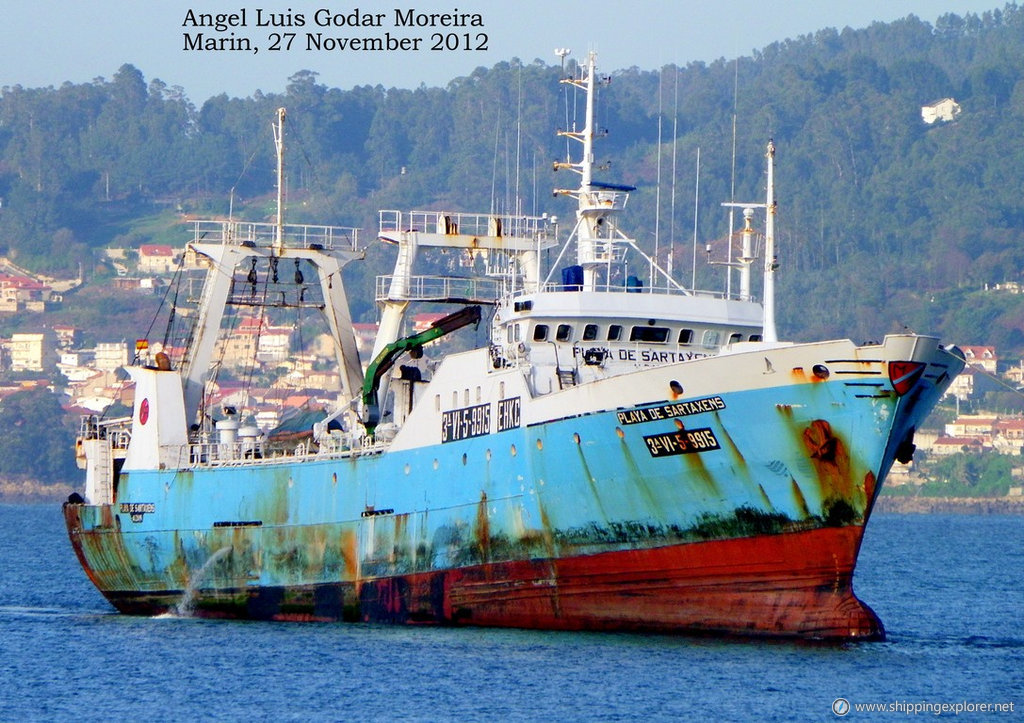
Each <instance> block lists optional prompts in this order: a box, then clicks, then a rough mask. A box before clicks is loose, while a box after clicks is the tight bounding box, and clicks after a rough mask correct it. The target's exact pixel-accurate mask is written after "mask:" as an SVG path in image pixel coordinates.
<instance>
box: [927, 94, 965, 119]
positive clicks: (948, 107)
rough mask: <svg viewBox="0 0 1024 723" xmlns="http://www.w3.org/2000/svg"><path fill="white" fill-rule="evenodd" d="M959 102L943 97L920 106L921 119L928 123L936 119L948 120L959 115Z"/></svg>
mask: <svg viewBox="0 0 1024 723" xmlns="http://www.w3.org/2000/svg"><path fill="white" fill-rule="evenodd" d="M960 111H961V108H960V104H959V103H957V102H956V101H955V100H953V99H952V98H943V99H942V100H937V101H935V102H934V103H929V104H928V105H923V106H921V120H923V121H924V122H925V123H927V124H928V125H931V124H932V123H935V122H936V121H944V122H948V121H951V120H953V119H954V118H956V117H957V116H958V115H960Z"/></svg>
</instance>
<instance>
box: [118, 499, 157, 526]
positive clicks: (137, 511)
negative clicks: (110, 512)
mask: <svg viewBox="0 0 1024 723" xmlns="http://www.w3.org/2000/svg"><path fill="white" fill-rule="evenodd" d="M119 510H120V512H121V514H122V515H131V518H132V522H142V518H143V517H144V516H145V515H146V513H153V512H156V504H155V503H153V502H122V503H121V506H120V508H119Z"/></svg>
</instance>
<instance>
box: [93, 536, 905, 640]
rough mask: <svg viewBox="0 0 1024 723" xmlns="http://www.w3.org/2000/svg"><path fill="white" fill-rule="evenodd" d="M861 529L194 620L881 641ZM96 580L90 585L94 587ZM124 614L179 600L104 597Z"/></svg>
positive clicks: (251, 599)
mask: <svg viewBox="0 0 1024 723" xmlns="http://www.w3.org/2000/svg"><path fill="white" fill-rule="evenodd" d="M861 532H862V528H861V527H859V526H847V527H838V528H823V529H817V530H808V531H803V532H793V533H787V534H779V535H765V536H759V537H747V538H740V539H733V540H716V541H708V542H694V543H686V544H678V545H672V546H668V547H661V548H656V549H649V550H623V551H617V552H606V553H601V554H596V555H589V556H581V557H574V558H562V559H557V560H531V561H517V562H503V563H492V564H487V565H476V566H471V567H466V568H459V569H454V570H445V571H438V572H427V573H416V574H410V575H403V576H396V577H389V578H378V579H370V580H362V581H360V582H358V583H356V582H340V583H333V584H321V585H309V586H297V587H269V588H268V587H260V588H250V589H247V590H238V589H235V590H224V589H200V590H198V591H195V593H194V600H193V603H194V607H193V608H192V609H190V610H189V614H194V615H197V616H203V617H240V618H256V619H273V620H349V621H368V622H389V623H434V624H442V625H445V624H448V625H479V626H491V627H517V628H532V629H551V630H605V631H610V630H619V631H621V630H627V631H649V632H671V633H694V634H716V635H739V636H771V637H791V638H807V639H821V640H882V639H884V637H885V632H884V629H883V627H882V623H881V621H880V620H879V619H878V617H877V616H876V615H875V613H874V612H873V611H872V610H871V609H870V608H869V607H868V606H866V605H865V604H864V603H862V602H861V601H860V600H858V599H857V597H856V596H855V595H854V594H853V588H852V578H853V569H854V565H855V563H856V556H857V551H858V548H859V546H860V537H861ZM94 579H95V578H94ZM105 594H106V595H107V597H108V599H109V600H110V601H111V602H112V603H113V604H114V606H115V607H117V608H118V609H119V610H120V611H121V612H125V613H129V614H146V615H152V614H159V613H163V612H166V611H168V610H172V609H174V608H175V607H176V605H178V604H179V601H180V599H181V598H182V593H181V591H162V592H142V591H106V593H105Z"/></svg>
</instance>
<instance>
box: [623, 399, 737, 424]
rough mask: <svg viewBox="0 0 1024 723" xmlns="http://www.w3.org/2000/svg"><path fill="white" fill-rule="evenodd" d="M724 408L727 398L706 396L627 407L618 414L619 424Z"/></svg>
mask: <svg viewBox="0 0 1024 723" xmlns="http://www.w3.org/2000/svg"><path fill="white" fill-rule="evenodd" d="M722 409H725V400H723V399H722V398H721V397H704V398H703V399H691V400H690V401H687V402H673V403H671V404H662V405H660V406H657V407H640V408H638V409H627V410H625V411H622V412H618V413H617V414H616V416H617V417H618V419H619V424H641V423H643V422H657V421H658V420H661V419H672V418H673V417H688V416H690V415H691V414H703V413H705V412H717V411H720V410H722Z"/></svg>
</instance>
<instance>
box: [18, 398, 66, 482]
mask: <svg viewBox="0 0 1024 723" xmlns="http://www.w3.org/2000/svg"><path fill="white" fill-rule="evenodd" d="M0 429H3V430H4V434H3V436H0V475H3V476H5V477H16V478H22V479H30V480H33V481H38V482H67V481H70V480H72V479H74V478H75V477H76V476H77V474H78V471H77V469H76V466H75V452H74V449H75V446H74V445H75V435H74V433H73V432H72V431H71V430H70V429H69V428H68V427H67V426H66V424H65V415H64V410H63V409H61V406H60V401H59V400H58V398H57V395H56V394H54V393H53V392H51V391H49V390H48V389H33V390H29V391H24V392H17V393H15V394H12V395H11V396H9V397H7V398H6V399H4V401H3V404H2V405H0Z"/></svg>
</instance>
